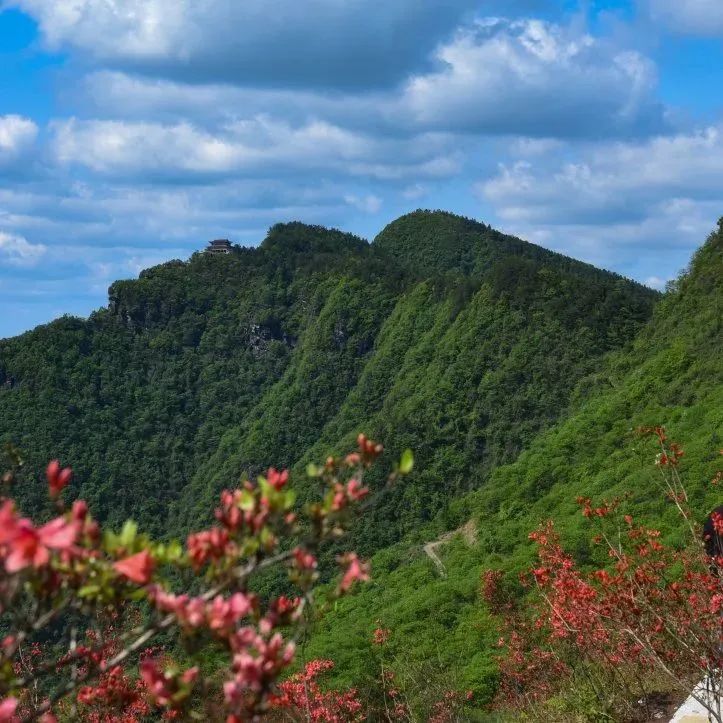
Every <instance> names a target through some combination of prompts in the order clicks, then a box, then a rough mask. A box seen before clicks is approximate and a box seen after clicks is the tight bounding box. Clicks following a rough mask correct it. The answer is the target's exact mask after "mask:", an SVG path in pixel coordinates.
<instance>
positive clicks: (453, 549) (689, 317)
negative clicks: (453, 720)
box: [307, 220, 723, 720]
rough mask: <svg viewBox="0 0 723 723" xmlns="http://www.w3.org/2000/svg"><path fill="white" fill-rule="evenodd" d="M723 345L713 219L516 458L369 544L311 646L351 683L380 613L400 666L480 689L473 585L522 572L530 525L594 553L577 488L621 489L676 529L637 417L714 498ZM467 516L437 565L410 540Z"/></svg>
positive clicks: (488, 665)
mask: <svg viewBox="0 0 723 723" xmlns="http://www.w3.org/2000/svg"><path fill="white" fill-rule="evenodd" d="M722 354H723V220H722V221H721V224H720V225H719V229H718V231H717V232H716V233H713V234H711V236H710V237H709V238H708V240H707V241H706V243H705V245H704V246H703V247H702V248H701V249H700V250H699V251H698V253H697V254H696V256H695V258H694V259H693V261H692V264H691V267H690V270H689V271H688V272H687V273H686V274H684V275H683V276H682V277H681V278H680V279H679V281H678V282H677V283H676V285H675V286H674V288H673V289H672V290H671V291H670V292H669V293H667V294H666V296H665V298H664V299H663V300H662V301H661V302H660V303H659V304H658V305H657V306H656V309H655V311H654V315H653V318H652V320H651V321H650V323H649V324H648V325H646V326H645V327H644V328H643V330H642V331H641V332H640V334H639V335H638V337H637V338H636V339H635V341H634V343H633V344H632V345H630V346H628V347H626V348H625V349H620V350H616V351H613V352H611V353H610V354H608V355H607V356H606V357H605V359H604V360H603V361H602V363H601V364H600V365H599V366H598V368H597V370H596V371H595V372H594V373H592V374H591V375H589V376H587V377H585V378H583V379H582V380H581V381H580V382H579V383H578V384H577V387H576V389H575V390H574V392H572V394H571V403H570V409H569V411H568V412H567V413H566V414H565V415H563V418H562V419H561V420H560V421H558V422H557V423H556V424H554V425H552V426H551V427H550V428H548V429H547V430H544V431H542V432H541V433H540V434H538V435H537V436H536V437H535V438H534V439H533V440H532V441H531V442H530V443H529V444H528V445H526V449H525V450H524V451H523V452H522V453H521V454H520V455H519V457H518V458H517V459H516V460H515V461H514V462H513V463H511V464H501V465H498V466H497V467H496V468H495V469H491V470H489V472H488V474H487V475H486V476H485V478H484V481H483V483H482V484H480V485H478V486H477V487H478V488H477V489H475V490H474V491H472V492H470V493H468V494H466V495H462V496H459V497H456V498H454V499H453V500H452V501H451V503H450V504H449V505H447V506H446V507H443V508H442V509H441V510H440V513H439V515H438V516H437V519H436V520H435V521H434V522H433V523H432V524H429V525H427V526H425V527H424V528H422V529H421V530H419V531H418V532H417V533H416V535H414V536H408V537H407V538H406V539H405V540H404V541H403V542H402V543H399V544H396V545H394V546H391V547H389V548H387V549H385V550H383V551H381V552H379V553H377V554H376V555H375V557H374V558H373V569H374V570H375V578H374V580H373V581H372V582H371V583H370V584H369V585H368V586H366V587H365V588H364V589H363V590H361V591H360V593H359V594H358V595H356V596H355V597H354V598H350V599H348V600H344V601H342V602H341V603H340V604H339V605H337V606H336V607H335V609H334V610H333V611H332V612H329V613H328V614H326V615H325V616H324V617H323V618H322V619H320V620H319V622H318V625H317V629H316V633H315V635H314V636H313V637H312V640H311V642H310V645H309V647H308V649H307V655H309V656H310V657H312V658H313V657H324V656H331V657H333V659H334V660H336V661H337V668H336V672H335V675H336V681H335V682H336V683H337V684H339V685H350V684H354V685H359V684H360V681H365V680H366V681H369V680H370V673H369V672H368V671H369V670H373V669H374V661H375V660H376V658H377V656H378V652H377V651H376V650H375V649H374V646H373V644H372V642H371V639H370V634H369V631H370V630H373V629H374V628H375V627H379V626H382V627H385V628H388V629H390V630H391V631H392V633H391V637H390V641H389V643H388V645H389V648H390V650H391V652H392V654H393V656H395V657H396V659H397V660H398V661H401V665H400V667H401V668H403V669H406V670H412V671H414V670H417V671H422V672H423V674H424V676H426V678H427V680H430V681H431V680H434V678H435V676H436V677H438V678H440V679H446V680H452V681H454V683H455V684H456V686H457V687H458V688H459V689H464V688H469V689H472V690H474V692H475V696H476V700H477V701H478V702H480V703H483V702H486V701H489V699H490V697H491V695H492V693H493V691H494V687H495V681H496V675H497V667H496V663H495V660H496V656H497V652H496V649H497V648H496V641H497V637H498V634H499V632H498V628H497V626H496V623H495V622H494V621H492V620H491V619H490V615H489V612H488V610H487V607H486V605H485V603H484V602H483V600H482V598H481V596H480V587H481V584H480V575H481V573H482V572H483V571H484V570H486V569H493V570H499V571H502V572H503V573H505V576H506V580H507V584H508V585H510V586H512V587H513V588H514V587H515V586H517V587H518V590H519V589H520V588H519V583H518V574H519V573H520V572H522V571H523V570H525V569H529V567H530V566H531V565H532V561H533V558H534V544H533V543H532V542H531V541H530V540H529V539H528V535H529V533H530V532H531V531H533V530H535V529H536V528H537V527H538V526H539V525H540V524H541V523H543V522H544V521H546V520H549V519H551V520H553V521H554V522H555V526H556V528H557V530H558V531H559V532H560V533H561V535H562V540H563V543H564V544H565V545H566V548H567V549H569V550H572V551H573V552H574V554H575V558H576V560H578V561H579V562H581V563H583V564H588V565H590V564H593V563H594V566H595V567H598V566H604V565H605V564H606V559H607V556H606V555H605V550H602V551H601V550H600V549H599V548H598V547H595V546H594V545H591V543H590V538H591V533H590V529H591V528H590V524H589V522H588V521H587V520H585V519H584V517H583V516H582V515H581V514H580V507H579V505H578V504H576V498H578V497H591V498H593V499H594V500H598V501H600V500H602V499H607V500H611V499H613V498H615V497H616V496H618V497H621V498H622V497H624V498H626V511H628V512H630V513H632V514H634V515H635V516H636V517H637V518H638V519H641V520H642V521H643V524H646V525H650V526H654V527H655V528H658V529H660V530H662V532H663V534H664V538H665V540H667V541H668V542H672V543H673V544H681V543H682V542H684V540H685V535H686V534H687V530H686V526H685V524H684V523H683V522H682V520H681V518H680V516H679V515H678V513H677V510H676V509H675V505H673V504H672V503H671V502H670V501H669V500H667V499H666V497H665V494H664V492H663V491H661V488H660V477H659V475H658V474H657V472H656V470H655V467H654V466H653V464H652V460H653V459H654V457H655V454H656V452H657V451H659V449H656V447H655V445H652V444H650V443H647V444H646V443H645V442H644V441H642V440H641V439H639V437H638V436H636V435H635V433H634V430H635V429H636V428H637V427H640V426H653V425H664V426H665V427H666V429H667V433H668V435H669V436H670V438H671V439H674V440H676V441H677V442H678V443H679V444H681V445H682V448H683V449H684V450H685V456H684V457H683V462H682V464H681V468H680V473H681V475H682V477H683V480H684V483H685V486H686V488H687V490H688V494H689V496H690V503H691V508H692V509H693V510H694V511H695V515H696V518H697V521H698V522H702V521H703V520H704V518H705V516H706V515H707V514H708V512H709V511H710V510H712V509H713V508H715V507H716V506H717V505H719V504H721V491H720V487H719V486H718V487H716V486H714V485H711V484H710V480H711V479H712V478H713V477H714V474H715V470H716V469H717V467H719V459H720V454H721V448H722V447H723V361H722ZM451 468H452V469H454V467H453V466H452V467H451ZM441 474H442V478H441V479H440V485H444V484H445V483H446V481H447V478H445V477H444V475H443V472H441ZM465 524H466V525H467V527H466V529H465V531H464V532H465V533H466V534H458V535H456V536H455V537H454V538H453V539H452V540H451V541H450V542H449V543H448V544H446V545H443V546H440V547H439V548H438V549H437V553H438V554H439V555H440V557H441V560H442V562H443V564H444V566H445V569H446V577H444V576H441V575H440V574H439V570H437V569H436V567H435V565H434V564H433V562H432V560H430V559H429V557H428V556H427V555H425V554H424V551H423V548H422V545H421V544H419V543H420V542H425V541H431V540H434V539H436V538H438V537H439V536H440V534H441V533H443V532H445V531H446V530H454V529H459V528H461V527H462V525H465ZM465 538H466V539H465ZM429 661H432V662H431V663H430V662H429ZM419 674H421V673H419ZM420 695H421V694H420ZM581 716H582V717H583V718H584V715H583V714H582V713H581ZM562 719H564V720H567V719H570V718H565V716H564V715H563V716H562ZM575 719H576V720H577V718H575ZM584 719H587V718H584Z"/></svg>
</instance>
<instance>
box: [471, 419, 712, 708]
mask: <svg viewBox="0 0 723 723" xmlns="http://www.w3.org/2000/svg"><path fill="white" fill-rule="evenodd" d="M641 431H642V432H643V434H645V435H648V436H650V435H652V436H653V437H654V438H655V439H656V441H657V443H658V445H659V446H660V453H659V454H658V456H657V458H656V464H657V465H658V467H659V469H660V472H661V480H662V489H663V491H664V492H665V494H666V496H667V497H668V498H669V499H670V500H671V501H672V502H673V504H674V505H675V506H676V507H677V509H678V510H679V512H680V514H681V516H682V519H683V521H684V524H685V525H686V527H687V528H688V529H689V531H690V534H691V539H690V544H689V545H688V546H686V547H685V548H683V549H675V548H672V547H669V546H667V545H665V544H663V542H662V541H661V535H660V532H659V531H657V530H654V529H649V528H648V527H647V526H645V525H640V524H636V522H635V520H634V519H633V518H632V517H631V516H630V515H623V514H621V513H620V506H621V505H620V502H619V501H613V502H603V503H602V504H599V505H597V506H595V505H593V504H592V503H591V501H590V500H589V499H587V498H581V499H579V500H578V502H579V504H580V505H581V507H582V513H583V515H584V516H585V517H588V518H590V519H592V520H594V521H595V523H596V525H597V527H598V529H597V534H596V535H595V537H594V541H596V542H597V543H598V544H601V545H603V546H604V549H605V550H606V551H607V556H608V558H609V560H610V564H609V566H607V567H605V568H603V569H596V570H593V571H588V570H584V569H581V568H580V566H579V565H578V564H577V563H576V562H575V560H574V559H573V557H572V556H571V555H570V554H568V553H567V552H566V551H565V550H564V549H563V547H562V545H561V543H560V539H559V537H558V535H557V533H556V531H555V528H554V526H553V524H552V522H548V523H547V524H545V525H543V526H541V527H540V528H539V529H538V530H537V531H535V532H533V533H532V534H531V535H530V538H531V539H532V540H534V542H535V543H536V544H537V553H538V560H539V562H538V564H537V565H536V566H535V567H534V568H533V569H532V570H531V571H530V575H529V579H530V582H531V584H532V586H533V588H534V593H533V594H532V595H531V601H530V604H531V607H532V609H533V611H534V612H533V615H531V616H530V615H525V614H522V613H520V612H513V611H509V610H508V611H501V610H500V609H499V608H497V609H495V607H494V606H491V609H492V610H493V611H495V612H503V613H504V612H507V613H508V614H507V615H506V620H505V621H504V623H503V625H504V627H505V636H504V637H503V639H502V640H501V641H500V645H501V647H502V648H503V650H504V655H503V657H502V658H501V661H500V669H501V683H500V689H499V693H498V697H497V701H496V702H497V705H498V706H500V707H510V706H512V707H525V708H527V709H528V710H529V709H530V708H531V707H534V706H535V705H537V704H539V703H540V702H541V701H544V700H546V699H547V698H550V697H551V696H552V695H554V694H555V693H557V692H559V691H560V690H562V689H563V688H567V689H569V688H570V686H572V685H574V684H575V683H576V681H579V680H583V681H584V684H585V685H586V686H587V687H588V689H590V690H592V691H593V694H594V695H595V696H596V697H597V698H598V701H597V702H598V704H599V706H600V708H599V710H601V711H602V712H603V713H604V714H605V715H610V714H614V715H615V716H617V717H622V718H624V717H627V718H629V719H639V716H640V714H641V711H640V710H637V712H636V708H635V706H636V705H637V703H635V701H637V700H642V701H643V703H645V698H646V695H647V694H648V693H649V692H650V691H649V690H647V689H646V686H645V681H646V680H651V679H657V680H660V679H664V680H666V681H667V684H666V687H667V688H669V689H674V690H676V691H677V692H678V694H679V695H680V696H681V697H687V696H688V695H689V694H690V693H691V692H693V691H694V689H696V688H697V687H698V686H699V684H700V683H701V681H704V680H705V681H706V685H707V687H708V690H709V694H708V693H705V692H701V690H700V689H699V688H698V690H697V691H696V692H695V695H696V696H697V697H698V698H699V700H700V702H701V703H702V704H703V705H705V706H706V707H707V708H708V710H709V712H710V715H711V718H712V719H713V720H716V721H719V722H720V721H721V711H720V710H719V709H718V705H717V698H718V696H719V695H720V694H721V692H722V691H723V615H722V614H721V613H722V611H723V574H722V573H723V570H721V569H720V566H721V563H723V559H721V558H710V557H709V556H707V555H706V553H705V550H704V547H703V544H702V535H701V531H700V529H699V527H698V526H696V525H695V524H694V523H693V520H692V517H691V514H690V512H689V510H688V508H687V503H688V496H687V493H686V491H685V488H684V486H683V484H682V480H681V477H680V474H679V462H680V459H681V458H682V456H683V451H682V450H681V449H680V447H679V446H678V445H677V444H675V443H670V444H669V443H668V441H667V439H666V436H665V431H664V430H663V429H662V428H660V427H656V428H652V429H645V430H641ZM713 524H714V526H715V520H713ZM493 581H494V573H492V574H489V573H488V574H487V576H486V577H485V580H484V595H485V598H489V599H490V600H491V601H492V602H494V601H495V595H496V593H495V591H494V585H493V584H492V583H493Z"/></svg>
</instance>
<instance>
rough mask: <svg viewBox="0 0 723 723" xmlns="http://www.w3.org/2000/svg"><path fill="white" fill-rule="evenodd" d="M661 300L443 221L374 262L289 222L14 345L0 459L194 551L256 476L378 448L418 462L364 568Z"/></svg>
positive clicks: (380, 523) (411, 234)
mask: <svg viewBox="0 0 723 723" xmlns="http://www.w3.org/2000/svg"><path fill="white" fill-rule="evenodd" d="M654 300H655V294H654V293H653V292H650V291H649V290H647V289H644V288H643V287H640V286H639V285H637V284H634V283H632V282H628V281H626V280H624V279H622V278H620V277H617V276H615V275H613V274H609V273H607V272H602V271H599V270H597V269H594V268H592V267H590V266H587V265H585V264H581V263H579V262H576V261H573V260H571V259H567V258H565V257H563V256H560V255H559V254H554V253H551V252H548V251H545V250H544V249H541V248H538V247H536V246H533V245H531V244H527V243H525V242H523V241H520V240H519V239H515V238H512V237H508V236H504V235H502V234H500V233H498V232H496V231H493V230H492V229H490V228H489V227H487V226H485V225H484V224H479V223H476V222H474V221H469V220H466V219H461V218H458V217H455V216H452V215H450V214H445V213H441V212H435V213H431V212H421V211H420V212H416V213H413V214H410V215H409V216H405V217H403V218H401V219H399V220H398V221H396V222H394V223H393V224H391V225H390V226H389V227H387V228H386V229H385V230H384V231H383V232H382V233H381V234H380V236H379V237H378V239H377V240H376V241H375V242H374V243H373V244H371V245H369V244H367V243H366V242H365V241H363V240H362V239H359V238H356V237H354V236H351V235H349V234H344V233H341V232H339V231H330V230H327V229H324V228H321V227H316V226H306V225H303V224H298V223H291V224H280V225H277V226H274V227H273V228H272V229H271V230H270V232H269V235H268V237H267V238H266V240H265V241H264V242H263V243H262V244H261V246H260V247H259V248H257V249H246V248H238V247H236V248H234V251H233V253H232V254H230V255H228V256H221V257H218V256H211V255H207V254H195V255H194V256H193V257H192V258H191V259H190V261H188V262H185V263H184V262H181V261H172V262H169V263H167V264H163V265H161V266H158V267H155V268H153V269H149V270H147V271H144V272H143V273H142V274H141V276H140V278H139V279H138V280H136V281H121V282H117V283H115V284H113V286H112V287H111V288H110V291H109V305H108V308H107V309H103V310H100V311H98V312H97V313H95V314H93V315H91V317H90V318H89V319H88V320H87V321H83V320H80V319H73V318H63V319H60V320H58V321H55V322H53V323H52V324H48V325H46V326H42V327H39V328H37V329H35V330H34V331H32V332H29V333H27V334H24V335H23V336H21V337H18V338H15V339H10V340H5V341H3V342H0V383H2V387H1V388H0V389H1V391H0V440H7V441H13V442H15V443H16V444H18V445H19V446H20V447H21V448H23V449H25V450H26V451H27V453H28V454H30V455H32V457H31V459H30V460H29V461H30V462H31V466H33V467H35V468H36V469H37V468H40V466H41V464H42V462H43V461H44V460H46V459H47V458H49V457H55V456H57V457H60V458H62V460H63V461H64V462H66V463H68V464H72V465H73V466H74V468H75V469H76V481H75V482H74V486H73V490H72V492H73V493H75V494H79V495H82V496H84V497H86V498H87V499H88V500H89V502H90V503H91V504H92V505H93V508H94V509H95V510H96V512H97V514H98V515H99V516H100V517H101V518H102V519H107V520H109V521H110V522H111V523H114V524H117V523H119V522H120V521H121V520H123V519H124V518H126V517H128V516H132V517H134V518H135V519H137V520H138V521H139V522H140V523H141V524H142V525H143V526H144V527H146V528H149V529H150V530H151V531H152V532H154V533H156V534H165V533H174V534H182V533H184V532H185V531H186V530H188V529H189V528H191V527H194V526H198V525H199V524H203V523H205V521H206V520H207V519H208V517H209V512H210V509H211V507H212V505H213V502H214V500H215V498H216V495H217V493H218V492H219V490H220V489H222V488H223V487H224V486H228V485H232V484H234V483H235V482H236V481H237V480H238V477H239V475H241V474H242V473H243V472H246V473H251V474H254V473H257V472H258V471H259V470H261V469H263V467H264V466H267V465H270V464H274V465H277V466H282V465H283V466H293V465H294V464H297V465H299V466H303V465H304V464H305V462H306V460H308V459H310V458H311V456H316V457H319V456H322V457H323V456H324V455H325V454H326V453H327V452H328V451H329V450H331V449H336V450H340V449H341V448H342V447H345V446H347V445H348V444H349V442H350V441H351V440H352V439H353V437H354V436H355V435H356V433H357V432H358V431H360V430H362V429H363V430H365V431H367V432H368V433H370V434H373V435H375V436H376V437H378V438H379V439H383V440H384V441H385V443H386V444H387V446H388V447H391V449H392V450H393V451H394V452H395V453H396V452H400V451H401V450H403V449H404V448H405V447H413V448H415V449H416V450H417V456H418V469H419V470H420V471H419V473H418V474H415V475H413V476H412V477H411V478H410V481H409V483H408V484H405V486H404V487H403V488H400V489H397V490H393V491H391V492H390V493H388V494H387V496H386V498H385V499H382V501H381V503H380V504H379V505H378V506H377V507H376V508H375V510H374V511H373V513H372V514H371V515H370V517H369V520H368V521H366V522H365V524H364V526H363V527H362V528H361V529H360V531H359V540H358V542H359V543H360V544H361V547H362V548H363V550H364V551H366V552H369V551H373V550H375V549H379V547H381V546H383V545H386V544H389V543H391V542H394V541H395V540H397V539H399V537H400V535H401V534H403V533H404V532H405V531H408V530H410V529H414V527H415V526H416V525H418V524H419V523H420V522H422V521H424V520H428V519H430V518H431V517H432V516H433V515H434V514H435V512H436V510H438V509H439V507H440V506H441V505H444V504H445V503H446V502H447V501H448V500H449V499H450V498H451V497H452V496H454V495H457V494H459V493H461V492H465V491H468V490H470V489H474V488H475V487H477V486H478V485H479V483H480V481H481V479H482V478H483V476H484V475H485V474H487V473H488V472H489V471H490V470H491V469H493V468H494V467H495V466H497V465H499V464H501V463H503V462H507V461H511V460H512V459H514V458H515V457H516V456H517V454H518V453H519V452H520V450H522V449H523V448H524V447H525V446H526V445H528V444H529V442H530V441H531V439H532V438H533V437H534V435H535V434H537V432H538V431H539V430H540V429H543V428H545V427H546V426H549V424H551V423H552V422H553V421H554V420H555V419H557V418H558V417H559V415H560V414H561V413H563V412H564V410H565V409H566V407H567V405H568V400H569V394H570V391H571V389H572V388H573V385H574V382H575V381H576V380H578V379H580V378H581V377H583V376H584V375H586V374H588V373H589V372H590V371H592V370H594V369H595V368H596V367H597V365H598V359H599V358H600V356H601V355H602V354H604V353H605V352H607V351H609V350H610V349H613V348H616V347H619V346H620V345H622V344H624V343H625V342H626V341H628V340H630V339H631V338H632V337H633V335H634V333H635V331H636V329H637V327H638V326H639V325H640V324H641V323H642V322H644V321H645V320H646V319H647V318H648V316H649V314H650V312H651V309H652V305H653V302H654ZM381 478H382V475H381V474H380V475H379V478H378V479H381ZM37 490H38V483H37V482H32V481H28V482H27V483H26V484H25V485H24V488H23V489H21V490H20V491H19V497H20V499H21V500H27V501H30V500H37V499H38V498H37ZM303 492H304V491H303V490H302V493H303ZM34 504H35V502H34Z"/></svg>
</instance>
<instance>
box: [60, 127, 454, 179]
mask: <svg viewBox="0 0 723 723" xmlns="http://www.w3.org/2000/svg"><path fill="white" fill-rule="evenodd" d="M449 145H450V143H449V139H446V138H444V137H442V136H438V135H437V136H435V135H434V134H427V135H426V136H424V137H421V138H406V139H385V138H375V137H373V136H370V135H365V134H361V133H356V132H353V131H350V130H347V129H344V128H341V127H339V126H336V125H333V124H331V123H328V122H326V121H323V120H311V121H308V122H305V123H303V124H301V125H292V124H290V123H289V122H288V121H286V120H283V119H276V118H272V117H270V116H265V115H259V116H256V117H254V118H249V119H244V120H237V121H234V122H231V123H228V124H226V125H224V126H223V127H221V128H219V129H217V130H216V131H215V132H211V131H208V130H203V129H200V128H198V127H196V126H194V125H192V124H191V123H188V122H182V123H176V124H174V125H169V124H161V123H153V122H131V121H105V120H76V119H70V120H67V121H61V122H57V123H55V125H54V140H53V149H54V154H55V157H56V158H57V160H58V162H59V163H60V164H63V165H73V164H76V165H80V166H84V167H86V168H88V169H90V170H92V171H94V172H96V173H99V174H108V175H115V176H128V175H140V174H143V175H144V176H145V177H146V178H148V174H155V175H156V176H157V177H160V178H165V179H167V180H170V179H175V180H176V181H182V180H183V176H184V175H185V176H187V177H188V178H189V179H191V180H193V179H196V180H197V177H198V176H228V175H234V176H236V177H242V176H244V175H249V174H253V175H256V176H262V177H263V176H265V175H269V174H272V173H280V172H285V171H286V172H288V171H294V170H295V171H296V172H298V173H300V172H303V173H308V172H310V171H314V170H325V171H327V172H330V173H339V174H342V175H345V176H352V177H353V176H370V177H376V178H386V179H393V178H401V177H404V176H406V175H409V174H416V175H421V176H440V175H442V176H443V175H449V174H451V173H453V172H454V171H455V169H456V167H457V166H456V162H455V160H454V159H453V158H451V157H450V156H449V155H448V153H449Z"/></svg>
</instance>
